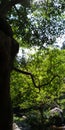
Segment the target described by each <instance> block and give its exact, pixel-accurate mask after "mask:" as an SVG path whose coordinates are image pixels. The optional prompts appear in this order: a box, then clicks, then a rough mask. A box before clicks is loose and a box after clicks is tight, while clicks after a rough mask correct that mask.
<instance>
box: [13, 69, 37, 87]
mask: <svg viewBox="0 0 65 130" xmlns="http://www.w3.org/2000/svg"><path fill="white" fill-rule="evenodd" d="M13 70H15V71H17V72H19V73H22V74H25V75H30V77H31V79H32V82H33V84H34V86H35V87H36V88H38V86H37V85H36V83H35V80H34V75H33V74H32V73H30V72H27V71H23V70H20V69H18V68H16V67H13Z"/></svg>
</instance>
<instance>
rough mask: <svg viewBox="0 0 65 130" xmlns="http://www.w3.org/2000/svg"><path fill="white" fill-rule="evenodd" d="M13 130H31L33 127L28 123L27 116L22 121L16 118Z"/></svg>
mask: <svg viewBox="0 0 65 130" xmlns="http://www.w3.org/2000/svg"><path fill="white" fill-rule="evenodd" d="M13 130H31V126H30V125H28V123H27V122H26V117H25V116H23V118H21V119H19V118H16V117H15V119H14V122H13Z"/></svg>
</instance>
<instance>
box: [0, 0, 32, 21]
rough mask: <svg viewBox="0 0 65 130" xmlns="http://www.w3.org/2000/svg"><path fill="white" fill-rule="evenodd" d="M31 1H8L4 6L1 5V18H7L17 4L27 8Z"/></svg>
mask: <svg viewBox="0 0 65 130" xmlns="http://www.w3.org/2000/svg"><path fill="white" fill-rule="evenodd" d="M30 1H31V0H11V1H9V2H7V1H6V3H5V4H4V5H3V3H1V4H0V17H3V18H4V17H6V15H7V13H8V11H10V10H11V8H12V6H14V5H15V4H21V5H23V6H25V7H29V6H30Z"/></svg>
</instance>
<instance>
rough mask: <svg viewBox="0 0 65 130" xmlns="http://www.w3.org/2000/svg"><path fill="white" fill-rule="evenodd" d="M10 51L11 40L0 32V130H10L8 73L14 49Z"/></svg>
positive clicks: (11, 115)
mask: <svg viewBox="0 0 65 130" xmlns="http://www.w3.org/2000/svg"><path fill="white" fill-rule="evenodd" d="M15 46H16V44H15ZM16 47H17V46H16ZM11 49H12V39H11V38H10V37H8V36H6V35H5V33H3V32H2V31H0V130H12V122H13V114H12V107H11V98H10V73H11V68H12V62H13V59H12V57H13V56H12V53H13V51H14V52H16V51H15V50H14V49H15V48H14V49H13V51H12V50H11ZM15 55H16V54H15Z"/></svg>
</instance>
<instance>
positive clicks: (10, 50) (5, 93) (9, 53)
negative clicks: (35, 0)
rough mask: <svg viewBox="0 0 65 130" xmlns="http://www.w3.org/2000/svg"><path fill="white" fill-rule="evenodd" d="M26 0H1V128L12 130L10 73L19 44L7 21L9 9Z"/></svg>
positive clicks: (23, 3) (24, 3)
mask: <svg viewBox="0 0 65 130" xmlns="http://www.w3.org/2000/svg"><path fill="white" fill-rule="evenodd" d="M28 2H29V1H26V0H13V1H9V0H5V1H4V0H0V106H1V107H0V129H1V130H4V129H6V130H12V122H13V115H12V108H11V98H10V73H11V71H12V68H13V62H14V58H15V56H16V54H17V52H18V49H19V44H18V42H17V41H16V40H15V39H14V38H13V32H12V29H11V27H10V25H9V23H8V22H7V20H6V18H7V14H8V11H10V10H11V8H12V6H14V5H15V4H17V3H21V4H22V5H26V4H27V3H28Z"/></svg>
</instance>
